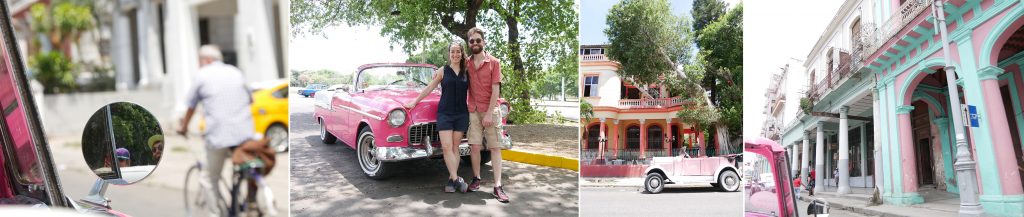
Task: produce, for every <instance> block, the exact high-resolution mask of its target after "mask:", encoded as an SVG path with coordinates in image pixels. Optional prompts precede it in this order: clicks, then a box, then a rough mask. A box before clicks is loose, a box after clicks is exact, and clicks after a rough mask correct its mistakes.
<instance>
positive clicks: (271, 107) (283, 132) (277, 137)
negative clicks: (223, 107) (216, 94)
mask: <svg viewBox="0 0 1024 217" xmlns="http://www.w3.org/2000/svg"><path fill="white" fill-rule="evenodd" d="M267 84H268V83H257V84H253V85H252V86H251V88H253V92H252V106H251V107H252V120H253V122H254V123H253V126H254V127H255V130H256V132H257V133H260V134H263V136H264V137H268V138H270V147H271V148H274V150H276V151H277V152H285V151H288V83H287V82H285V81H275V82H273V83H269V84H271V85H267ZM204 130H206V120H205V119H203V118H202V116H200V119H199V131H200V132H202V131H204Z"/></svg>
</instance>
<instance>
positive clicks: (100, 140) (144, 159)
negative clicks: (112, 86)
mask: <svg viewBox="0 0 1024 217" xmlns="http://www.w3.org/2000/svg"><path fill="white" fill-rule="evenodd" d="M163 150H164V134H163V130H162V128H161V127H160V123H159V122H158V121H157V120H156V117H154V116H153V114H151V113H150V112H149V111H148V110H146V109H145V108H143V107H142V106H140V105H137V104H134V103H129V102H115V103H111V104H108V105H106V106H103V107H101V108H100V109H99V110H97V111H96V112H95V113H93V115H92V117H90V118H89V121H88V122H86V125H85V129H84V130H83V131H82V155H83V156H84V157H85V163H86V164H87V165H88V166H89V170H92V172H93V173H94V174H96V176H98V177H99V180H97V182H96V184H95V185H94V186H93V190H92V192H91V193H90V195H89V196H86V198H85V200H86V201H89V202H93V203H96V204H99V205H103V206H106V201H107V200H106V199H105V198H103V193H104V192H105V191H106V185H107V184H115V185H130V184H133V183H136V182H139V181H141V180H142V179H145V178H146V177H147V176H149V175H150V174H151V173H153V171H154V170H155V169H156V166H157V164H158V163H159V162H160V159H161V158H162V156H163Z"/></svg>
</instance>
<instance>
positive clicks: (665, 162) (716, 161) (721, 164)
mask: <svg viewBox="0 0 1024 217" xmlns="http://www.w3.org/2000/svg"><path fill="white" fill-rule="evenodd" d="M741 161H742V159H741V158H740V155H736V154H731V155H723V156H715V157H690V156H689V155H687V154H686V152H683V153H682V155H679V156H674V157H655V158H654V159H652V160H651V165H649V166H647V169H645V170H644V176H645V178H644V192H645V193H652V194H657V193H660V192H661V191H662V190H664V189H665V184H704V183H710V184H711V186H714V187H716V188H718V189H719V190H722V191H726V192H732V191H736V190H738V189H739V186H740V177H739V175H737V171H738V162H741Z"/></svg>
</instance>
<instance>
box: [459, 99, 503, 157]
mask: <svg viewBox="0 0 1024 217" xmlns="http://www.w3.org/2000/svg"><path fill="white" fill-rule="evenodd" d="M493 110H494V111H493V112H491V113H490V114H487V113H486V112H470V113H469V132H466V138H468V139H469V144H484V143H483V142H484V141H485V140H486V141H487V143H486V144H484V148H487V149H490V148H501V141H500V140H498V138H499V137H498V123H499V122H501V117H498V112H497V108H495V109H493ZM484 115H493V116H492V119H491V120H493V121H494V124H493V125H492V126H490V127H484V126H483V121H484V119H483V117H484Z"/></svg>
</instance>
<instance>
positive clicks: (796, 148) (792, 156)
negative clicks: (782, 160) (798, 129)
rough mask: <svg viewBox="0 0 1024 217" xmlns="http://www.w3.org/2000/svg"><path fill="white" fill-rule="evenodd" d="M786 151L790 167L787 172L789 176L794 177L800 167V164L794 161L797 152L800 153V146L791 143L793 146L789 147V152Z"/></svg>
mask: <svg viewBox="0 0 1024 217" xmlns="http://www.w3.org/2000/svg"><path fill="white" fill-rule="evenodd" d="M788 151H789V161H790V165H789V168H790V171H789V174H790V175H791V176H795V175H796V173H797V172H798V171H800V167H799V166H800V164H799V163H800V162H799V161H797V160H796V157H797V152H799V151H800V144H799V143H793V145H791V146H789V150H788ZM787 178H789V179H790V180H792V179H793V178H796V177H787Z"/></svg>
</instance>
